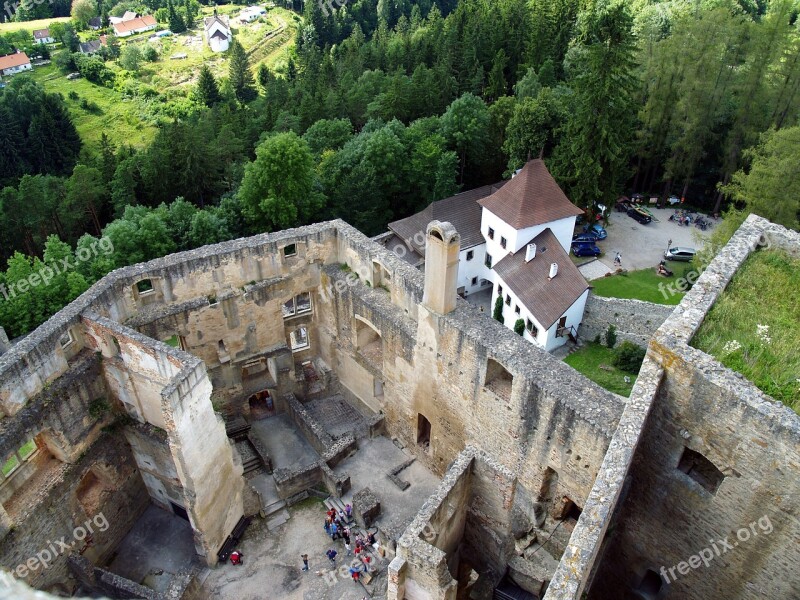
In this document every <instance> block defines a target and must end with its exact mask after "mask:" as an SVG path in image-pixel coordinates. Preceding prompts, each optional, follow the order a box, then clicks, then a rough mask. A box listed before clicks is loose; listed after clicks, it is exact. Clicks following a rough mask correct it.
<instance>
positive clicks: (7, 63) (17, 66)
mask: <svg viewBox="0 0 800 600" xmlns="http://www.w3.org/2000/svg"><path fill="white" fill-rule="evenodd" d="M30 70H31V61H30V59H29V58H28V55H27V54H25V53H24V52H17V53H16V54H9V55H8V56H0V75H14V74H16V73H21V72H22V71H30Z"/></svg>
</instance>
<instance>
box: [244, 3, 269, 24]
mask: <svg viewBox="0 0 800 600" xmlns="http://www.w3.org/2000/svg"><path fill="white" fill-rule="evenodd" d="M265 14H267V9H265V8H262V7H261V6H248V7H247V8H243V9H242V12H240V13H239V21H241V22H242V23H252V22H253V21H255V20H256V19H258V18H259V17H263V16H264V15H265Z"/></svg>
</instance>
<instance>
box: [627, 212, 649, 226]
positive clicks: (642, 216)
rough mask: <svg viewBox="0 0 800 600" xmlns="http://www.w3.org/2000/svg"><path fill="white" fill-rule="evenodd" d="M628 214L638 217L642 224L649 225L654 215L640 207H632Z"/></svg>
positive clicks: (634, 217) (633, 217)
mask: <svg viewBox="0 0 800 600" xmlns="http://www.w3.org/2000/svg"><path fill="white" fill-rule="evenodd" d="M628 216H629V217H631V218H632V219H636V220H637V221H639V223H641V224H642V225H647V224H648V223H649V222H650V221H652V220H653V217H651V216H650V215H648V214H647V213H646V212H644V211H643V210H640V209H638V208H632V209H630V210H629V211H628Z"/></svg>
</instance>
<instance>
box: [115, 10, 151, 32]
mask: <svg viewBox="0 0 800 600" xmlns="http://www.w3.org/2000/svg"><path fill="white" fill-rule="evenodd" d="M126 14H127V13H126ZM156 25H158V23H157V22H156V18H155V17H154V16H152V15H145V16H143V17H136V18H134V19H128V20H127V21H122V22H121V23H114V24H113V27H114V34H115V35H116V36H117V37H128V36H131V35H133V34H135V33H142V32H143V31H153V30H154V29H155V28H156Z"/></svg>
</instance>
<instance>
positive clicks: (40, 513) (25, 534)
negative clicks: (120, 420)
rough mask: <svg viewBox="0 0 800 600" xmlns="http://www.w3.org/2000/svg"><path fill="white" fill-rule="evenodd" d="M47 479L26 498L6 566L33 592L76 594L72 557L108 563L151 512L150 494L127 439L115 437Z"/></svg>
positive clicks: (2, 544) (2, 562) (2, 556)
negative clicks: (69, 559)
mask: <svg viewBox="0 0 800 600" xmlns="http://www.w3.org/2000/svg"><path fill="white" fill-rule="evenodd" d="M43 475H44V476H43V477H41V478H39V479H37V480H36V481H32V482H31V483H33V484H35V485H36V487H35V489H29V490H28V491H27V493H26V494H25V497H24V498H20V501H23V500H27V502H24V506H20V507H18V508H17V509H15V511H14V513H15V515H16V516H17V518H16V520H15V523H14V528H13V530H11V531H10V532H8V533H7V534H6V535H5V537H3V539H2V540H1V541H0V566H2V567H3V568H5V569H7V570H9V571H12V572H13V573H14V576H15V577H17V578H19V579H22V580H24V581H25V582H26V583H28V584H29V585H31V586H33V587H36V588H40V589H51V590H60V591H71V590H72V587H73V585H74V580H72V578H71V576H70V574H69V571H68V568H67V561H66V556H67V555H68V554H69V553H70V552H77V553H80V554H82V555H83V556H85V557H86V558H88V559H89V560H91V561H92V562H93V563H98V562H102V561H104V560H106V559H108V557H109V555H110V554H111V552H113V550H114V549H115V548H116V547H117V545H118V544H119V543H120V541H121V540H122V538H123V537H124V536H125V535H126V534H127V533H128V530H129V529H130V527H131V526H132V525H133V523H134V522H135V521H136V520H137V519H138V518H139V516H140V515H141V514H142V512H143V511H144V509H145V508H146V507H147V503H148V496H147V490H146V489H145V487H144V485H143V483H142V479H141V477H140V476H139V473H138V470H137V468H136V463H135V462H134V460H133V457H132V455H131V452H130V449H129V448H128V446H127V445H126V444H125V440H124V438H123V437H122V436H116V435H113V434H106V435H103V436H102V437H101V438H100V439H99V440H98V441H97V442H96V443H95V444H93V445H92V446H91V447H90V448H89V451H88V452H87V453H86V454H84V456H83V457H82V458H81V459H80V460H79V461H77V462H76V463H75V464H68V463H60V464H59V465H56V466H54V467H52V468H50V469H49V470H48V471H46V472H45V473H43ZM87 521H89V522H90V524H89V526H87V524H86V522H87ZM79 527H80V528H82V529H81V530H78V529H77V528H79ZM89 527H91V529H92V532H91V533H90V532H88V528H89ZM59 541H61V542H63V543H64V544H66V545H68V546H69V549H65V548H63V546H62V545H61V544H59V543H58V542H59ZM53 550H55V552H53ZM47 553H49V554H51V555H52V559H49V558H48V556H47ZM37 557H38V558H37ZM31 559H36V561H35V562H30V563H29V562H28V561H29V560H31ZM42 559H45V560H44V562H43V561H42ZM45 563H46V564H47V565H48V566H47V568H43V567H42V565H43V564H45ZM20 565H22V566H23V567H24V568H19V567H20ZM32 566H35V567H36V568H35V569H30V568H28V567H32ZM0 587H3V586H0Z"/></svg>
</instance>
